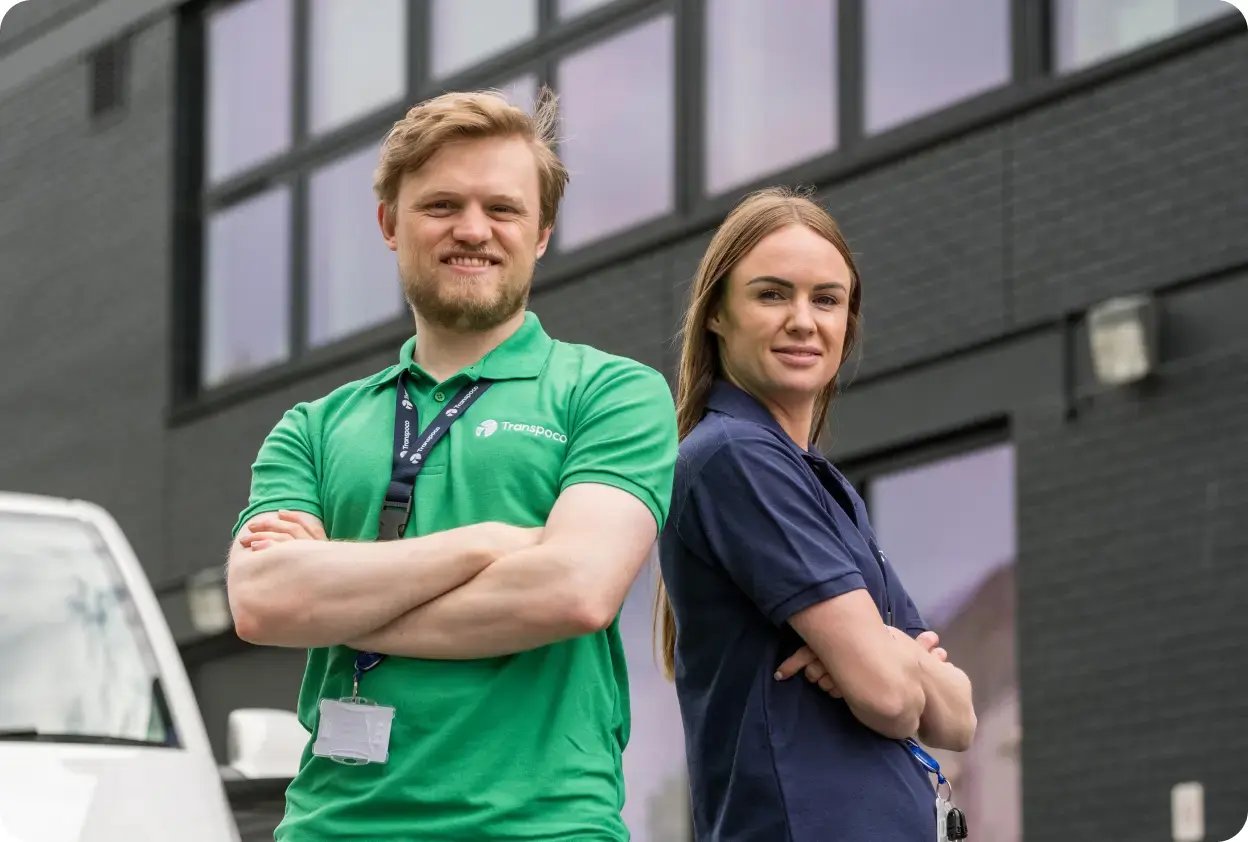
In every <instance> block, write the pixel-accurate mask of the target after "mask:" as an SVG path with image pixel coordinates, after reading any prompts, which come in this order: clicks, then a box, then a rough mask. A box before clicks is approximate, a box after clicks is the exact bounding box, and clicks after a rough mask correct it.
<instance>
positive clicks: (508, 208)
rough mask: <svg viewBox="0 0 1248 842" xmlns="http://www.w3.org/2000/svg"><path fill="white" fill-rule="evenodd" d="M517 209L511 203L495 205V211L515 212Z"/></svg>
mask: <svg viewBox="0 0 1248 842" xmlns="http://www.w3.org/2000/svg"><path fill="white" fill-rule="evenodd" d="M515 212H516V209H515V208H513V207H512V206H511V205H495V206H494V213H515Z"/></svg>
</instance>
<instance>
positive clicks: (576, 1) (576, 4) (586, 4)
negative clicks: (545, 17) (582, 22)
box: [559, 0, 611, 20]
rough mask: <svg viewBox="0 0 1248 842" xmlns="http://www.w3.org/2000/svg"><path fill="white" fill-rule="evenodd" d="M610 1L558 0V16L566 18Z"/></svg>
mask: <svg viewBox="0 0 1248 842" xmlns="http://www.w3.org/2000/svg"><path fill="white" fill-rule="evenodd" d="M610 2H611V0H559V17H560V18H561V19H563V20H567V19H568V18H573V17H576V16H577V15H581V14H584V13H585V12H588V11H589V10H590V9H597V8H598V7H599V6H605V5H607V4H608V3H610Z"/></svg>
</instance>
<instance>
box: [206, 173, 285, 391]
mask: <svg viewBox="0 0 1248 842" xmlns="http://www.w3.org/2000/svg"><path fill="white" fill-rule="evenodd" d="M289 220H290V190H289V188H286V187H279V188H276V189H273V190H269V191H268V192H266V193H262V194H260V195H259V196H256V197H254V198H251V199H247V200H246V201H243V202H240V203H238V204H236V205H233V206H231V207H229V208H226V209H225V210H223V211H219V212H217V213H216V214H214V215H213V216H212V218H211V219H210V220H209V222H208V236H207V243H206V247H205V262H206V265H205V267H204V291H203V295H204V297H203V311H202V312H203V313H204V320H203V349H202V353H201V355H200V359H201V361H202V369H201V373H200V377H201V380H202V383H203V385H204V386H216V385H218V384H220V383H221V382H223V381H224V380H227V379H228V378H230V377H234V376H237V375H239V374H243V373H245V372H248V371H252V370H254V369H258V368H262V367H264V366H266V365H270V364H272V363H275V362H279V361H280V360H283V359H285V358H286V357H287V356H288V355H289V354H290V304H289V300H290V269H289V240H290V230H289Z"/></svg>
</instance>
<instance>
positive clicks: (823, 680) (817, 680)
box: [775, 646, 843, 699]
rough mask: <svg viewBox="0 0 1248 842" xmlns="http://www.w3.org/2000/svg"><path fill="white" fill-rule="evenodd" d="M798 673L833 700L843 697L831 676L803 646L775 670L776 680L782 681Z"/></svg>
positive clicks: (811, 652) (809, 650)
mask: <svg viewBox="0 0 1248 842" xmlns="http://www.w3.org/2000/svg"><path fill="white" fill-rule="evenodd" d="M799 671H802V672H804V673H805V674H806V680H807V681H809V682H810V683H811V684H817V685H819V689H820V690H822V691H823V692H825V693H827V694H828V695H829V696H831V697H832V698H834V699H840V698H842V697H843V694H842V693H841V691H840V689H839V688H838V687H837V686H836V682H835V681H833V680H832V675H831V674H830V673H829V672H828V670H827V668H826V667H825V666H824V665H823V663H822V662H820V660H819V658H818V657H816V655H815V653H814V652H813V651H811V649H810V647H809V646H803V647H802V648H801V649H798V650H797V651H796V652H794V653H793V654H792V655H790V656H789V657H788V658H786V659H785V661H784V663H782V664H781V665H780V667H779V669H777V670H776V676H775V677H776V680H777V681H784V680H785V679H787V678H791V677H792V676H794V675H797V673H798V672H799Z"/></svg>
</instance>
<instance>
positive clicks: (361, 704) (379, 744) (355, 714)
mask: <svg viewBox="0 0 1248 842" xmlns="http://www.w3.org/2000/svg"><path fill="white" fill-rule="evenodd" d="M320 709H321V718H320V723H319V725H318V726H317V729H316V742H314V743H313V744H312V754H314V755H315V756H317V757H326V758H328V759H330V760H332V761H334V762H335V763H342V764H344V765H346V766H363V765H364V764H366V763H385V762H386V761H387V760H389V759H390V726H391V724H392V723H393V722H394V708H392V707H390V706H388V705H379V704H377V703H376V702H372V701H370V700H368V699H365V698H362V697H360V696H358V695H353V696H347V697H346V698H342V699H321V704H320Z"/></svg>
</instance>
